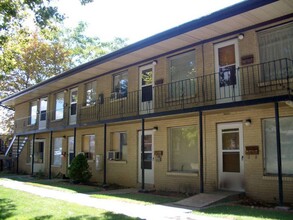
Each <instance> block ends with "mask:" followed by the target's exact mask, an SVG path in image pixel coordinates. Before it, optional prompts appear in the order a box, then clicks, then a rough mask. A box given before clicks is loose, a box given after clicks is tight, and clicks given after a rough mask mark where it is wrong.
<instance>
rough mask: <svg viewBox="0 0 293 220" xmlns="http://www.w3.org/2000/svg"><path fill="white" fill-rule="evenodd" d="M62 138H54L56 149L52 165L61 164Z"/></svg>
mask: <svg viewBox="0 0 293 220" xmlns="http://www.w3.org/2000/svg"><path fill="white" fill-rule="evenodd" d="M62 140H63V138H62V137H58V138H54V150H53V155H52V156H53V158H52V161H53V164H52V165H54V166H61V154H62Z"/></svg>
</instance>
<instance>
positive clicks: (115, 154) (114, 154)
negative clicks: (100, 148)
mask: <svg viewBox="0 0 293 220" xmlns="http://www.w3.org/2000/svg"><path fill="white" fill-rule="evenodd" d="M107 153H108V155H107V158H108V160H120V152H119V151H108V152H107Z"/></svg>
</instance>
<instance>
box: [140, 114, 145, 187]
mask: <svg viewBox="0 0 293 220" xmlns="http://www.w3.org/2000/svg"><path fill="white" fill-rule="evenodd" d="M140 147H141V163H140V164H141V190H142V191H144V188H145V186H144V181H145V180H144V118H142V119H141V146H140Z"/></svg>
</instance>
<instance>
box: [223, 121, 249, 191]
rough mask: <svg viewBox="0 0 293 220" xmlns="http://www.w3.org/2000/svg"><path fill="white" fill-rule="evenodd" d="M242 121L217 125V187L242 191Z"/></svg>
mask: <svg viewBox="0 0 293 220" xmlns="http://www.w3.org/2000/svg"><path fill="white" fill-rule="evenodd" d="M242 130H243V129H242V123H241V122H240V123H227V124H219V125H218V156H219V160H218V169H219V188H220V189H224V190H233V191H244V179H243V178H244V176H243V174H244V164H243V163H244V159H243V131H242Z"/></svg>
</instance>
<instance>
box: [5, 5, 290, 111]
mask: <svg viewBox="0 0 293 220" xmlns="http://www.w3.org/2000/svg"><path fill="white" fill-rule="evenodd" d="M253 2H254V1H245V2H242V3H239V4H237V5H235V6H231V7H229V8H227V9H223V10H221V11H218V12H215V13H213V14H211V15H208V16H205V17H202V18H200V19H197V20H194V21H191V22H189V23H186V24H183V25H180V26H178V27H175V28H173V29H170V30H168V31H165V32H162V33H159V34H157V35H155V36H152V37H150V38H147V39H145V40H142V41H139V42H137V43H134V44H132V45H129V46H128V47H125V48H122V49H120V50H118V51H115V52H113V53H111V54H108V55H105V56H104V57H101V58H98V59H96V60H93V61H91V62H88V63H86V64H83V65H81V66H78V67H76V68H74V69H72V70H69V71H67V72H65V73H63V74H61V75H58V76H57V77H54V78H51V79H49V80H47V81H45V82H43V83H41V84H38V85H36V86H33V87H31V88H29V89H27V90H25V91H23V92H21V93H18V94H15V95H13V96H11V97H9V98H6V99H4V100H3V101H2V104H5V105H11V106H13V105H16V104H18V103H22V102H26V101H29V100H31V99H34V98H39V97H41V96H44V95H46V94H48V93H51V92H54V91H57V90H61V89H63V88H66V87H70V86H74V85H75V84H77V83H80V82H81V81H84V80H87V79H91V78H93V77H95V76H97V75H101V74H105V73H109V72H111V71H115V70H119V69H121V68H125V67H127V66H131V65H133V64H139V63H141V62H147V61H151V60H152V59H155V58H156V57H157V56H159V55H160V54H165V53H168V52H171V51H174V50H177V49H180V48H184V47H187V46H189V45H192V44H196V43H200V42H203V41H206V40H209V39H213V38H216V37H218V36H223V35H225V34H231V33H232V34H233V33H234V34H237V33H239V31H241V30H243V29H245V28H249V27H251V26H254V25H257V24H261V23H263V22H267V21H270V20H273V19H276V18H279V17H282V16H286V15H290V14H291V15H292V12H293V1H292V0H280V1H275V2H272V3H271V4H267V3H268V2H270V1H265V2H267V3H265V4H266V5H263V6H261V7H256V6H255V3H253ZM258 2H264V1H258ZM262 4H264V3H262ZM251 5H254V7H251ZM243 8H245V9H243ZM233 9H234V10H235V11H233ZM237 31H238V32H237ZM68 76H70V80H68V78H67V77H68Z"/></svg>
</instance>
